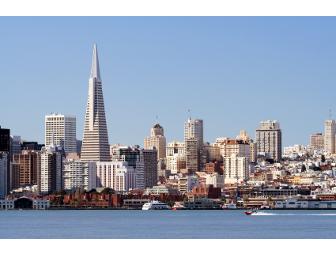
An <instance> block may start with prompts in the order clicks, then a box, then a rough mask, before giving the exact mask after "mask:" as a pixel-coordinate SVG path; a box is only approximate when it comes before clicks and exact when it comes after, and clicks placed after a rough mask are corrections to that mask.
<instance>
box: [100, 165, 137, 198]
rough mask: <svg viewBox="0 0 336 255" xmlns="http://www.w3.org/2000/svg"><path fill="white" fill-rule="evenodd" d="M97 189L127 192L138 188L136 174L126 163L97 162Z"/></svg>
mask: <svg viewBox="0 0 336 255" xmlns="http://www.w3.org/2000/svg"><path fill="white" fill-rule="evenodd" d="M96 164H97V187H105V188H111V189H113V190H115V191H120V192H127V191H129V190H131V189H135V188H136V173H135V170H134V168H133V167H131V166H128V163H127V162H126V161H111V162H96Z"/></svg>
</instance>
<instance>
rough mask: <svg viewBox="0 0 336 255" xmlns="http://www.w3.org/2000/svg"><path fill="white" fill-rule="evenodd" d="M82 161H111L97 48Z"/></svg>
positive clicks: (95, 48) (95, 50)
mask: <svg viewBox="0 0 336 255" xmlns="http://www.w3.org/2000/svg"><path fill="white" fill-rule="evenodd" d="M81 160H83V161H109V160H110V151H109V142H108V133H107V125H106V118H105V107H104V97H103V89H102V80H101V77H100V70H99V60H98V52H97V47H96V45H94V47H93V56H92V67H91V75H90V79H89V95H88V101H87V108H86V115H85V124H84V134H83V142H82V152H81Z"/></svg>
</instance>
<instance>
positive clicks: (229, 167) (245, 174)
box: [223, 154, 250, 184]
mask: <svg viewBox="0 0 336 255" xmlns="http://www.w3.org/2000/svg"><path fill="white" fill-rule="evenodd" d="M223 163H224V184H236V183H237V182H242V181H244V180H247V179H248V178H249V176H250V173H249V159H248V158H246V157H240V156H237V155H236V154H232V155H231V156H229V157H224V161H223Z"/></svg>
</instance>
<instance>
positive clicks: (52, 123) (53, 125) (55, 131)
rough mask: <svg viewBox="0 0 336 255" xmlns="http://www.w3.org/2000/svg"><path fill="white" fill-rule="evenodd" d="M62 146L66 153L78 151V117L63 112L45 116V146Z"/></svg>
mask: <svg viewBox="0 0 336 255" xmlns="http://www.w3.org/2000/svg"><path fill="white" fill-rule="evenodd" d="M52 144H55V145H59V146H62V147H63V149H64V152H65V153H72V152H76V151H77V144H76V117H74V116H68V115H63V114H50V115H46V116H45V146H46V147H49V146H50V145H52Z"/></svg>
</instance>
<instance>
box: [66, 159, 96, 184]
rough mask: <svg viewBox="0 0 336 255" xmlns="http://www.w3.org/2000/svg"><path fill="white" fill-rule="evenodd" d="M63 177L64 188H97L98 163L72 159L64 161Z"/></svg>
mask: <svg viewBox="0 0 336 255" xmlns="http://www.w3.org/2000/svg"><path fill="white" fill-rule="evenodd" d="M62 177H63V189H64V190H72V189H76V188H82V189H85V190H87V191H90V190H92V189H94V188H96V182H97V180H96V179H97V173H96V163H95V162H83V161H81V160H72V159H71V160H67V161H65V162H64V169H63V176H62Z"/></svg>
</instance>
